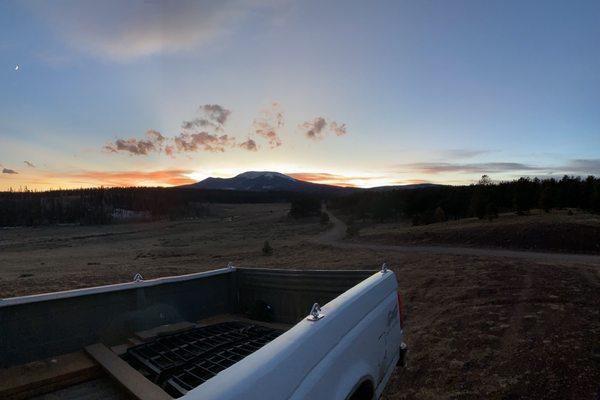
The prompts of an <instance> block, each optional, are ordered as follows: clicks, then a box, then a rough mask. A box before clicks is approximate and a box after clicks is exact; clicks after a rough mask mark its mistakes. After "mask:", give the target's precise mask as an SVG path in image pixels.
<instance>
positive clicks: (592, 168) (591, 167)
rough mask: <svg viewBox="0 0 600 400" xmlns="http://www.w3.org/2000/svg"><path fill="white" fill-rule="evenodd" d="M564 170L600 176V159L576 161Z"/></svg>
mask: <svg viewBox="0 0 600 400" xmlns="http://www.w3.org/2000/svg"><path fill="white" fill-rule="evenodd" d="M563 170H567V171H569V172H576V173H582V174H600V159H597V158H596V159H575V160H571V161H569V162H568V163H567V165H566V166H564V168H563Z"/></svg>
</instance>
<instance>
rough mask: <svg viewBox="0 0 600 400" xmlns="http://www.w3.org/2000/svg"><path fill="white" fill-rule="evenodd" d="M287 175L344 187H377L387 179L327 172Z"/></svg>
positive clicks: (302, 179)
mask: <svg viewBox="0 0 600 400" xmlns="http://www.w3.org/2000/svg"><path fill="white" fill-rule="evenodd" d="M287 175H289V176H291V177H292V178H294V179H298V180H301V181H307V182H314V183H322V184H326V185H335V186H344V187H357V186H373V185H374V184H375V185H377V184H379V182H381V181H382V180H385V179H387V178H386V177H384V176H371V175H340V174H332V173H328V172H294V173H288V174H287Z"/></svg>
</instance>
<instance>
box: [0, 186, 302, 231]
mask: <svg viewBox="0 0 600 400" xmlns="http://www.w3.org/2000/svg"><path fill="white" fill-rule="evenodd" d="M295 196H297V194H295V193H287V192H250V191H233V190H198V189H186V188H142V187H139V188H137V187H136V188H96V189H77V190H54V191H48V192H32V191H21V192H0V226H36V225H48V224H108V223H112V222H122V221H139V220H156V219H165V218H170V219H186V218H198V217H202V216H206V215H207V213H208V211H209V208H208V207H207V203H278V202H289V201H291V199H293V198H294V197H295Z"/></svg>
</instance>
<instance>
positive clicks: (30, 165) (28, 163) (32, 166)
mask: <svg viewBox="0 0 600 400" xmlns="http://www.w3.org/2000/svg"><path fill="white" fill-rule="evenodd" d="M23 163H24V164H25V165H27V166H28V167H29V168H35V164H34V163H32V162H31V161H23Z"/></svg>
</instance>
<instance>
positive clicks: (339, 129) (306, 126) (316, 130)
mask: <svg viewBox="0 0 600 400" xmlns="http://www.w3.org/2000/svg"><path fill="white" fill-rule="evenodd" d="M298 128H300V131H301V132H302V133H303V134H304V135H305V136H306V137H307V138H308V139H311V140H321V139H323V138H324V137H325V134H326V133H327V131H329V132H331V133H333V134H334V135H336V136H344V135H346V134H347V133H348V130H347V128H346V124H343V123H338V122H335V121H327V120H326V119H325V118H324V117H316V118H314V119H312V120H310V121H305V122H303V123H301V124H300V125H298Z"/></svg>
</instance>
